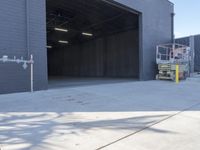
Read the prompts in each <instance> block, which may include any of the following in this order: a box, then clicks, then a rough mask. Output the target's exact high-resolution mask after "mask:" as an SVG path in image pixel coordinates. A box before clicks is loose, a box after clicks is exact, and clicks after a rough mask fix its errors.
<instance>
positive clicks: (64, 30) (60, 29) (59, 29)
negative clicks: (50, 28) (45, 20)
mask: <svg viewBox="0 0 200 150" xmlns="http://www.w3.org/2000/svg"><path fill="white" fill-rule="evenodd" d="M54 29H55V30H56V31H61V32H68V30H67V29H62V28H54Z"/></svg>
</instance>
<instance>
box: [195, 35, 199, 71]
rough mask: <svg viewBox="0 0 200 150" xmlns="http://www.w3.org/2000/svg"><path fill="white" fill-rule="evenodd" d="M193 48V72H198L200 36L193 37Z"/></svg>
mask: <svg viewBox="0 0 200 150" xmlns="http://www.w3.org/2000/svg"><path fill="white" fill-rule="evenodd" d="M194 47H195V60H194V63H195V67H194V70H195V71H197V72H200V35H197V36H195V37H194Z"/></svg>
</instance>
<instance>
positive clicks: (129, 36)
mask: <svg viewBox="0 0 200 150" xmlns="http://www.w3.org/2000/svg"><path fill="white" fill-rule="evenodd" d="M138 38H139V37H138V31H137V30H135V31H128V32H123V33H120V34H115V35H112V36H109V37H104V38H99V39H96V40H92V41H89V42H86V43H84V44H81V45H78V46H71V47H68V48H66V47H65V48H63V49H57V50H56V49H52V50H50V51H49V73H50V75H57V76H83V77H132V78H138V77H139V40H138Z"/></svg>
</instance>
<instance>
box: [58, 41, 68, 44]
mask: <svg viewBox="0 0 200 150" xmlns="http://www.w3.org/2000/svg"><path fill="white" fill-rule="evenodd" d="M58 42H59V43H63V44H68V43H69V42H68V41H62V40H59V41H58Z"/></svg>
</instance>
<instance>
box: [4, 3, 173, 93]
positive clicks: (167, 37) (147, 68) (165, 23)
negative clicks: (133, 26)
mask: <svg viewBox="0 0 200 150" xmlns="http://www.w3.org/2000/svg"><path fill="white" fill-rule="evenodd" d="M111 2H112V1H111ZM115 2H118V3H120V4H122V5H125V6H127V7H131V8H133V9H135V10H136V11H138V12H140V13H141V18H140V19H141V20H140V21H141V29H140V31H141V33H140V40H141V41H140V43H141V45H140V47H141V51H140V60H141V61H140V78H141V79H143V80H148V79H153V78H154V77H155V74H156V71H155V66H156V65H155V47H156V45H157V44H161V43H167V42H171V41H172V39H171V37H172V20H171V14H172V13H173V5H172V4H171V3H169V2H168V1H167V0H115ZM0 7H1V9H0V20H1V23H0V31H1V32H0V33H1V34H0V57H1V56H2V55H8V56H9V57H13V56H17V57H19V56H23V57H24V58H27V57H29V55H30V54H33V55H34V60H35V65H34V85H35V86H34V89H35V90H41V89H47V82H48V80H47V57H46V55H47V54H46V14H45V13H46V12H45V0H1V1H0ZM27 15H28V16H27ZM29 69H30V68H29ZM29 69H27V70H23V69H22V67H21V66H20V65H18V64H2V63H1V64H0V93H8V92H19V91H27V90H29V89H30V88H29V87H30V80H29V74H30V70H29Z"/></svg>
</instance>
